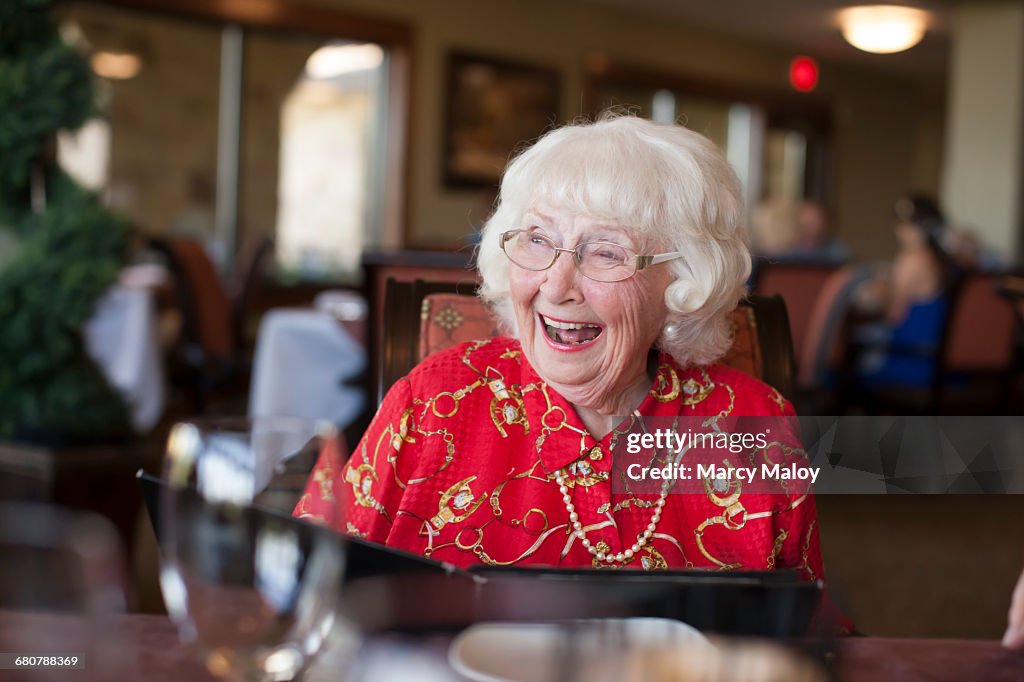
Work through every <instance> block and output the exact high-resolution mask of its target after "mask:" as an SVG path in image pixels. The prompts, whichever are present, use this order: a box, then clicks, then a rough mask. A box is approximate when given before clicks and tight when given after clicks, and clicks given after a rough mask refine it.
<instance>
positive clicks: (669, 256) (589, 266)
mask: <svg viewBox="0 0 1024 682" xmlns="http://www.w3.org/2000/svg"><path fill="white" fill-rule="evenodd" d="M500 239H501V250H502V251H504V252H505V255H506V256H508V259H509V260H510V261H512V262H513V263H515V264H516V265H518V266H519V267H521V268H523V269H524V270H534V271H540V270H547V269H548V268H550V267H551V266H552V265H554V264H555V260H556V259H557V258H558V256H559V255H560V254H562V253H571V254H572V258H573V262H575V263H576V268H577V269H578V270H579V271H580V273H581V274H582V275H583V276H584V277H589V278H590V279H592V280H595V281H597V282H621V281H622V280H624V279H629V278H630V277H632V276H633V275H634V274H636V272H637V270H643V269H644V268H646V267H648V266H649V265H658V264H659V263H666V262H668V261H670V260H675V259H676V258H679V257H680V256H682V254H681V253H679V252H678V251H672V252H669V253H658V254H654V255H649V256H643V255H640V254H638V253H636V252H635V251H632V250H630V249H627V248H626V247H624V246H620V245H618V244H613V243H611V242H582V243H580V244H577V245H576V248H574V249H563V248H561V247H559V246H556V245H555V243H554V242H553V241H551V240H550V239H548V238H547V237H545V236H543V235H540V234H537V233H536V232H531V231H530V230H509V231H508V232H502V233H501V237H500Z"/></svg>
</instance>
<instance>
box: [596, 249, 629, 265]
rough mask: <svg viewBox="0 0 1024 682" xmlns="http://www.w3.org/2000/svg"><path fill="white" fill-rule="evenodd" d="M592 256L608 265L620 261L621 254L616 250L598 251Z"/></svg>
mask: <svg viewBox="0 0 1024 682" xmlns="http://www.w3.org/2000/svg"><path fill="white" fill-rule="evenodd" d="M594 255H595V256H597V257H598V258H600V259H601V260H604V261H608V262H609V263H613V262H615V263H617V262H619V261H621V260H622V252H621V251H619V250H618V249H608V248H604V249H598V250H597V251H596V252H595V253H594Z"/></svg>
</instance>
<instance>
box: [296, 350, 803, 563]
mask: <svg viewBox="0 0 1024 682" xmlns="http://www.w3.org/2000/svg"><path fill="white" fill-rule="evenodd" d="M638 412H639V414H640V415H641V416H643V417H667V418H673V417H676V416H679V415H682V416H698V417H699V416H704V417H711V416H714V415H718V416H723V415H763V416H786V415H789V416H791V415H793V410H792V407H791V406H790V405H789V403H787V402H786V401H785V400H784V399H783V398H782V396H781V395H780V394H779V393H778V391H776V390H775V389H773V388H771V387H770V386H768V385H766V384H764V383H762V382H760V381H758V380H756V379H754V378H752V377H750V376H748V375H746V374H743V373H741V372H738V371H736V370H733V369H730V368H728V367H725V366H721V365H710V366H706V367H691V368H686V369H683V368H680V367H679V366H678V365H677V364H676V363H675V362H674V361H673V360H672V359H671V357H669V356H668V355H665V354H662V355H661V356H660V358H659V366H658V369H657V375H656V377H655V380H654V383H653V384H652V387H651V390H650V391H649V393H648V395H647V396H646V397H645V399H644V401H643V403H642V404H641V405H640V407H639V409H638ZM621 435H622V434H621V433H617V432H616V431H613V432H612V433H610V434H608V435H607V436H606V437H605V438H603V439H601V440H597V439H595V438H593V437H592V436H591V435H590V433H589V432H588V431H587V429H586V427H585V426H584V425H583V423H582V421H581V420H580V418H579V416H578V415H577V414H576V412H575V410H574V409H573V408H572V406H571V405H570V404H569V403H568V402H567V401H566V400H565V399H564V398H562V396H560V395H559V394H557V393H556V392H555V391H554V390H553V389H551V388H550V387H548V386H547V385H546V384H545V383H544V381H543V380H542V379H541V378H540V377H539V376H538V375H537V373H536V372H535V371H534V369H533V368H532V367H531V366H530V364H529V362H528V361H527V360H526V358H525V357H524V356H523V353H522V350H521V349H520V346H519V344H518V342H516V341H513V340H511V339H507V338H496V339H490V340H486V341H475V342H472V343H468V344H462V345H460V346H456V347H455V348H452V349H449V350H446V351H442V352H440V353H437V354H435V355H433V356H431V357H429V358H427V359H426V360H424V361H423V362H422V363H421V364H420V365H419V366H417V367H416V368H415V369H414V370H413V371H412V372H411V373H410V374H409V376H408V377H406V378H404V379H402V380H400V381H398V382H397V383H396V384H395V385H394V386H393V387H392V388H391V390H390V391H389V392H388V394H387V396H386V397H385V399H384V402H383V404H382V405H381V407H380V410H379V411H378V412H377V415H376V417H375V418H374V420H373V422H372V423H371V424H370V427H369V429H368V430H367V432H366V434H365V435H364V436H363V439H362V441H361V442H360V443H359V445H358V447H357V448H356V450H355V452H354V453H353V455H352V457H351V458H350V459H349V461H348V462H347V464H344V465H343V464H342V463H341V462H339V461H337V460H338V453H337V452H331V451H325V452H324V453H322V455H321V458H320V461H319V462H318V463H317V466H316V468H315V469H314V472H313V474H312V475H311V477H310V479H309V483H308V484H307V488H306V492H305V494H304V495H303V497H302V499H301V500H300V501H299V504H298V506H297V507H296V510H295V514H296V515H297V516H300V517H311V518H314V519H317V518H319V517H320V515H319V514H318V507H320V505H322V504H323V500H324V499H325V498H329V496H331V495H337V496H338V499H339V500H340V501H341V505H342V508H343V512H344V518H345V519H346V521H345V524H346V528H345V530H346V531H347V532H348V533H350V534H354V535H359V536H361V537H365V538H369V539H370V540H373V541H376V542H380V543H384V544H387V545H390V546H392V547H398V548H401V549H404V550H407V551H411V552H415V553H418V554H422V555H424V556H428V557H431V558H434V559H437V560H440V561H446V562H449V563H451V564H455V565H457V566H461V567H465V566H468V565H471V564H478V563H485V564H491V565H499V566H507V565H512V564H515V565H520V566H522V565H531V564H534V565H540V564H543V565H549V566H564V567H583V566H591V565H593V566H607V565H608V564H605V563H603V562H598V561H596V559H595V557H594V556H592V555H591V553H590V552H588V551H587V549H586V548H585V547H583V546H582V544H581V541H580V539H579V538H578V537H576V535H575V534H574V533H573V528H572V524H571V523H570V520H569V512H568V511H567V508H566V504H565V501H564V499H563V496H562V492H561V491H560V490H559V483H558V482H557V480H556V473H560V474H561V477H562V478H563V482H564V483H565V485H566V486H567V487H568V489H569V492H568V494H569V495H570V496H571V500H572V504H573V505H574V507H575V510H576V513H577V514H578V515H579V521H580V522H581V523H582V526H583V529H584V531H585V533H586V537H587V539H589V540H590V542H591V543H593V544H594V545H596V546H597V548H598V549H599V550H601V551H604V552H611V553H613V554H615V553H619V552H624V551H625V550H626V549H629V548H630V547H632V546H633V545H634V543H636V542H637V541H638V539H639V538H640V537H641V535H642V534H643V532H644V530H646V529H647V528H648V524H649V523H650V521H651V516H652V511H653V509H654V505H655V503H656V501H657V499H658V496H657V495H656V494H634V493H631V492H628V491H620V490H619V489H618V488H616V489H615V490H613V487H612V479H613V476H612V475H611V468H612V460H613V457H612V456H611V453H612V450H613V449H614V448H615V446H616V439H617V438H619V437H620V436H621ZM733 492H738V493H739V494H730V495H726V494H721V493H720V492H718V491H716V490H714V489H712V488H708V489H707V492H706V494H699V495H697V494H679V495H676V494H669V495H667V497H666V503H665V507H664V509H663V512H662V515H661V519H660V521H659V522H658V524H657V526H656V529H655V532H654V534H653V536H652V537H651V538H650V539H649V541H648V542H647V543H646V545H644V546H643V547H642V549H641V550H640V551H638V552H637V553H636V554H635V556H633V557H631V558H629V559H627V560H625V561H624V562H623V563H621V564H620V563H619V562H616V563H615V564H614V565H615V566H620V565H623V566H626V567H629V568H642V569H645V570H654V569H666V568H674V569H683V568H712V569H740V568H742V569H750V570H754V569H771V568H774V567H790V568H796V569H798V570H799V571H800V572H801V573H802V574H803V575H805V576H806V577H807V578H808V579H814V578H821V577H822V565H821V551H820V548H819V544H818V529H817V525H816V519H817V515H816V512H815V506H814V498H813V496H812V495H810V494H807V493H787V494H759V493H757V492H750V491H748V492H742V491H741V490H739V491H733Z"/></svg>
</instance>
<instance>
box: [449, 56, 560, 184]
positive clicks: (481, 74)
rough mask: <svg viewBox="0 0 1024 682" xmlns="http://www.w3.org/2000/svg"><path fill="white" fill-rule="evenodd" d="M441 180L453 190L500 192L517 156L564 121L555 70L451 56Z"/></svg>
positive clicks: (479, 58)
mask: <svg viewBox="0 0 1024 682" xmlns="http://www.w3.org/2000/svg"><path fill="white" fill-rule="evenodd" d="M447 83H448V87H447V97H446V105H447V111H446V114H445V118H444V132H443V140H444V153H443V154H442V163H443V169H442V176H443V178H444V184H445V186H446V187H449V188H482V187H491V188H493V187H497V185H498V182H499V180H500V179H501V173H502V171H503V170H504V168H505V165H506V164H507V163H508V161H509V159H511V158H512V156H513V154H514V153H515V152H516V151H517V150H518V149H520V148H521V146H522V145H524V144H528V143H529V142H531V141H533V140H535V139H536V138H537V137H539V136H540V135H542V134H543V133H544V132H545V131H546V130H547V129H548V128H550V127H551V126H552V125H553V124H554V123H556V122H557V121H558V120H559V116H558V99H559V94H560V93H559V75H558V72H557V71H556V70H554V69H550V68H544V67H538V66H533V65H530V64H524V63H520V62H512V61H506V60H503V59H496V58H492V57H487V56H483V55H475V54H469V53H465V52H457V51H454V52H451V53H449V55H448V78H447Z"/></svg>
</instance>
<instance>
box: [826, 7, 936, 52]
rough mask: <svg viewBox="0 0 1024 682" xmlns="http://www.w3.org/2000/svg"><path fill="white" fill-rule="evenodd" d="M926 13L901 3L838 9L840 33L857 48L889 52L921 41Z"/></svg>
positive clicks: (903, 48) (900, 50)
mask: <svg viewBox="0 0 1024 682" xmlns="http://www.w3.org/2000/svg"><path fill="white" fill-rule="evenodd" d="M927 24H928V13H927V12H925V11H924V10H920V9H917V8H915V7H903V6H900V5H864V6H862V7H848V8H846V9H843V10H839V25H840V27H841V29H842V31H843V37H844V38H846V42H848V43H850V44H851V45H853V46H854V47H856V48H857V49H859V50H864V51H865V52H874V53H876V54H891V53H893V52H902V51H903V50H909V49H910V48H912V47H913V46H914V45H917V44H918V43H919V42H921V38H923V37H924V30H925V28H926V27H927Z"/></svg>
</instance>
